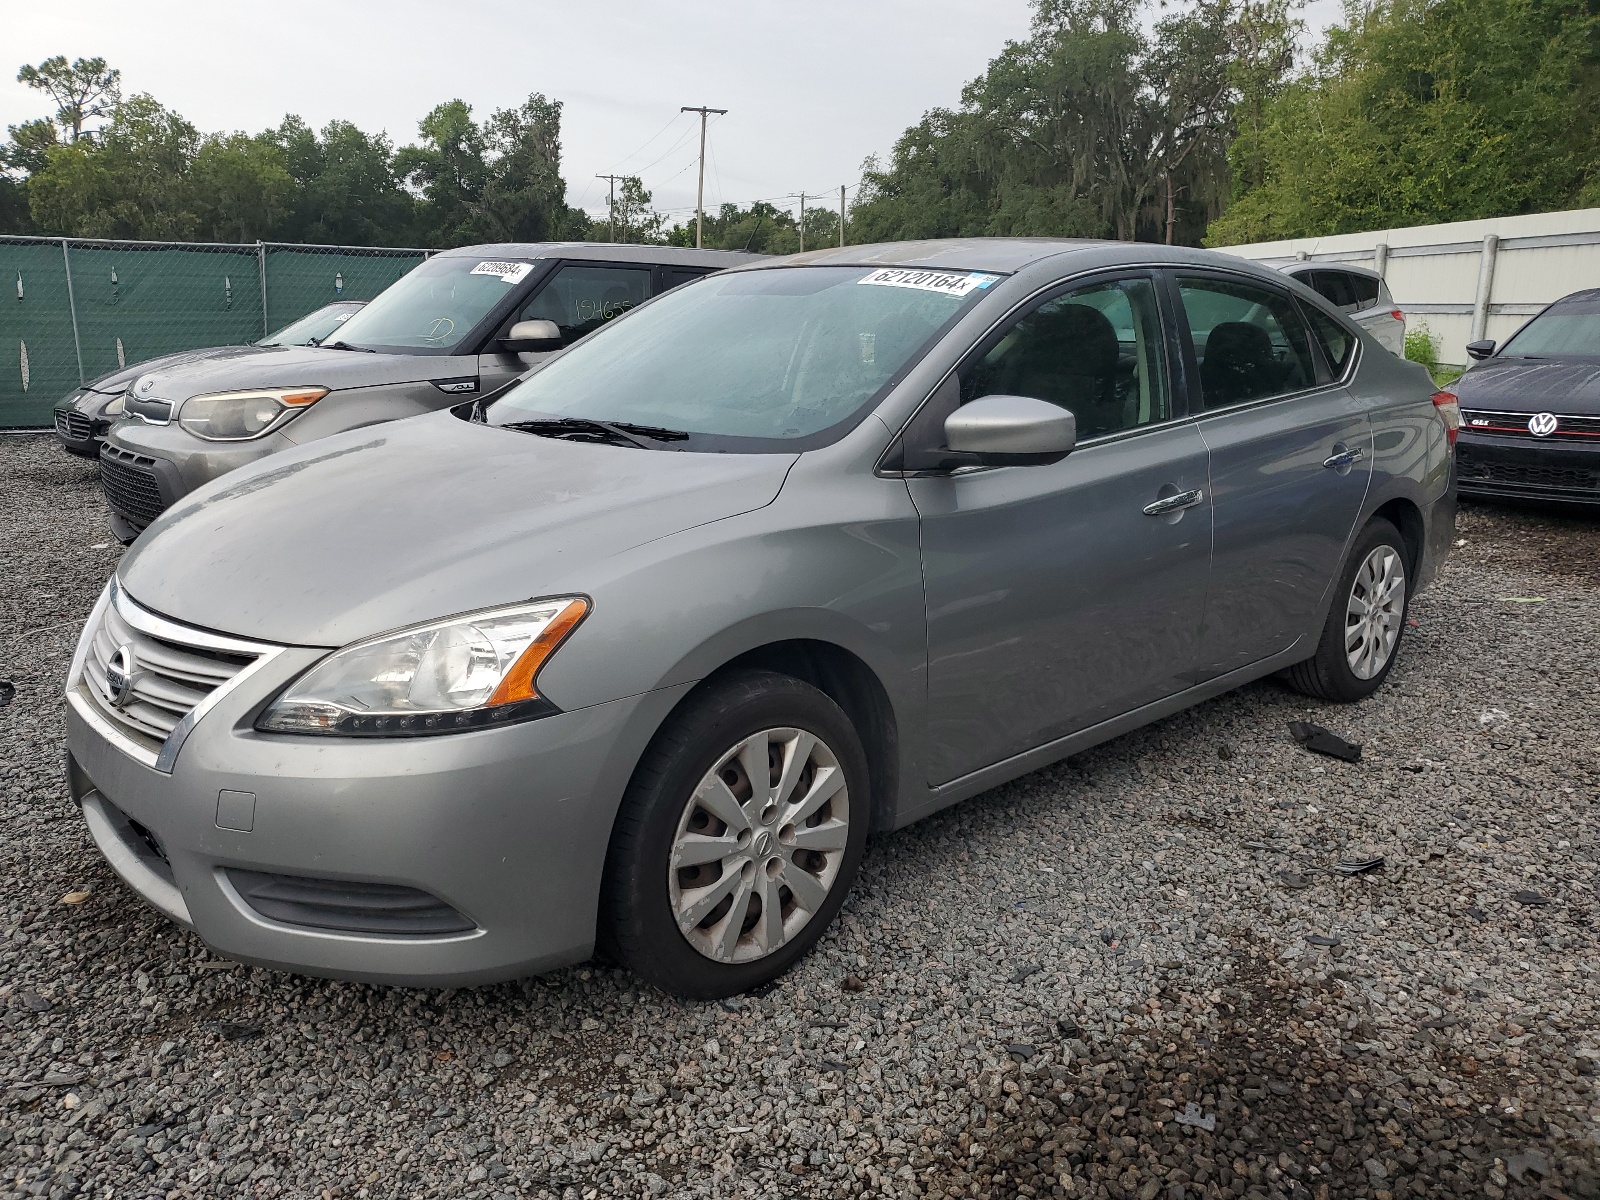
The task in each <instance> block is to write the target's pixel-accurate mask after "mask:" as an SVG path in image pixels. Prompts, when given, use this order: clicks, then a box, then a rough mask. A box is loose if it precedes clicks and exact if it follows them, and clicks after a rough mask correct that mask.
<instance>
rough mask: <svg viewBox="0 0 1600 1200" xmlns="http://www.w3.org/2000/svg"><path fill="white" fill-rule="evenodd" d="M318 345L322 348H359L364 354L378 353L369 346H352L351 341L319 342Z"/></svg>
mask: <svg viewBox="0 0 1600 1200" xmlns="http://www.w3.org/2000/svg"><path fill="white" fill-rule="evenodd" d="M317 346H318V348H319V349H322V350H359V351H361V353H363V354H376V353H377V351H376V350H373V349H372V348H370V347H368V346H352V345H351V344H350V343H349V342H319V343H317Z"/></svg>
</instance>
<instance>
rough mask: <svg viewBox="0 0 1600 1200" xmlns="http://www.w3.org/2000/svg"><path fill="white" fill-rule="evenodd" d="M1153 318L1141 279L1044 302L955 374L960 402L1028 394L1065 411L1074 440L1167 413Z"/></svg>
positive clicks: (1148, 287) (1150, 293) (1146, 282)
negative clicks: (1074, 428) (1075, 427)
mask: <svg viewBox="0 0 1600 1200" xmlns="http://www.w3.org/2000/svg"><path fill="white" fill-rule="evenodd" d="M1164 344H1165V343H1164V342H1163V340H1162V336H1161V313H1160V309H1159V307H1158V306H1157V304H1156V295H1155V286H1154V284H1153V283H1152V282H1151V280H1150V279H1148V278H1143V277H1137V278H1133V279H1117V280H1110V281H1107V282H1105V283H1096V284H1091V285H1089V286H1088V287H1083V288H1077V289H1075V290H1074V291H1070V292H1067V293H1066V294H1065V295H1061V296H1056V297H1054V298H1052V299H1050V300H1047V301H1045V303H1044V304H1042V305H1040V306H1039V307H1038V308H1036V309H1034V310H1033V311H1032V312H1030V313H1029V314H1028V315H1027V316H1025V317H1022V318H1021V319H1020V320H1018V321H1017V323H1016V324H1015V325H1013V326H1012V327H1011V328H1010V329H1009V330H1007V331H1006V332H1005V334H1004V335H1003V336H1002V337H1001V339H1000V340H999V341H998V342H997V343H995V345H994V347H993V348H992V349H991V350H989V352H988V353H987V354H984V355H983V356H982V357H981V358H979V359H978V360H977V361H976V362H974V363H972V364H970V365H969V366H968V367H967V368H966V369H964V370H963V371H962V373H961V403H963V404H966V403H967V402H968V401H971V400H976V399H978V398H979V397H980V396H995V395H1006V396H1031V397H1033V398H1034V399H1037V400H1046V401H1048V402H1050V403H1051V404H1058V405H1060V406H1061V407H1062V408H1066V409H1070V410H1071V411H1072V414H1073V416H1074V417H1076V418H1077V422H1078V438H1079V440H1080V441H1081V440H1085V439H1088V438H1095V437H1103V436H1105V435H1107V434H1112V433H1122V432H1124V431H1126V430H1129V429H1137V428H1139V427H1140V426H1143V425H1153V424H1156V423H1157V422H1160V421H1165V420H1167V419H1168V417H1170V416H1171V403H1170V399H1169V395H1168V390H1167V373H1166V366H1165V356H1164V354H1163V352H1162V349H1163V346H1164Z"/></svg>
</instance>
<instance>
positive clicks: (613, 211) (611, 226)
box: [595, 175, 627, 242]
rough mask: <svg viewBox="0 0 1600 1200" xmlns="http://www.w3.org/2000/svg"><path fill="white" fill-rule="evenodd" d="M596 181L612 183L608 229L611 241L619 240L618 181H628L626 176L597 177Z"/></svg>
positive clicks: (607, 210) (608, 209)
mask: <svg viewBox="0 0 1600 1200" xmlns="http://www.w3.org/2000/svg"><path fill="white" fill-rule="evenodd" d="M595 178H596V179H606V180H610V182H611V205H610V207H609V208H607V209H606V212H607V214H608V216H607V218H606V228H607V230H609V231H610V234H611V240H612V241H613V242H614V241H616V240H617V180H619V179H626V178H627V176H626V175H596V176H595Z"/></svg>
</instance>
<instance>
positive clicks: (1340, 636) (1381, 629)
mask: <svg viewBox="0 0 1600 1200" xmlns="http://www.w3.org/2000/svg"><path fill="white" fill-rule="evenodd" d="M1409 601H1410V580H1409V579H1408V578H1407V576H1406V544H1405V541H1404V540H1403V539H1402V538H1401V537H1400V531H1399V530H1398V529H1396V528H1395V527H1394V526H1393V525H1392V524H1390V523H1389V522H1388V521H1385V520H1383V519H1381V518H1379V519H1377V520H1374V521H1373V522H1372V523H1371V524H1369V525H1368V526H1367V527H1366V529H1364V530H1363V531H1362V533H1361V536H1360V537H1359V538H1357V539H1356V543H1355V545H1354V546H1353V547H1352V548H1351V551H1350V555H1349V557H1348V558H1347V559H1346V560H1345V565H1344V569H1343V570H1342V571H1341V572H1340V574H1339V583H1338V587H1337V589H1336V590H1335V592H1334V597H1333V605H1332V607H1331V608H1330V609H1329V611H1328V623H1327V624H1326V625H1325V626H1324V627H1323V630H1322V640H1321V641H1320V642H1319V643H1318V645H1317V652H1316V654H1314V655H1313V656H1312V657H1311V658H1309V659H1307V660H1306V661H1305V662H1303V663H1296V664H1295V665H1294V666H1292V667H1290V668H1289V670H1288V678H1289V682H1290V683H1291V684H1292V685H1293V686H1294V687H1295V688H1296V689H1297V690H1299V691H1302V692H1304V693H1305V694H1306V695H1308V696H1316V697H1317V698H1318V699H1321V700H1338V701H1345V702H1348V701H1352V700H1361V699H1364V698H1366V697H1367V696H1370V695H1372V693H1373V692H1375V691H1377V690H1378V688H1379V687H1381V686H1382V685H1383V681H1384V680H1385V679H1387V678H1388V677H1389V671H1390V669H1391V668H1392V667H1393V666H1394V660H1395V655H1396V654H1397V653H1398V652H1399V650H1400V640H1401V638H1402V636H1403V635H1404V633H1405V628H1406V610H1407V605H1408V603H1409Z"/></svg>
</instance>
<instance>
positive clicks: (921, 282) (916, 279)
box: [856, 267, 1000, 296]
mask: <svg viewBox="0 0 1600 1200" xmlns="http://www.w3.org/2000/svg"><path fill="white" fill-rule="evenodd" d="M999 278H1000V276H998V275H980V274H976V273H972V272H967V271H925V270H922V269H920V268H911V267H884V268H883V269H882V270H878V271H874V272H872V274H870V275H867V276H864V277H862V278H861V279H858V280H856V282H857V283H874V284H877V285H879V286H880V287H903V288H917V289H918V290H920V291H924V292H944V293H945V294H946V295H949V296H965V295H966V294H967V293H968V292H973V291H977V290H978V289H979V288H986V287H988V286H989V285H990V284H991V283H993V282H994V281H995V280H997V279H999Z"/></svg>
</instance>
